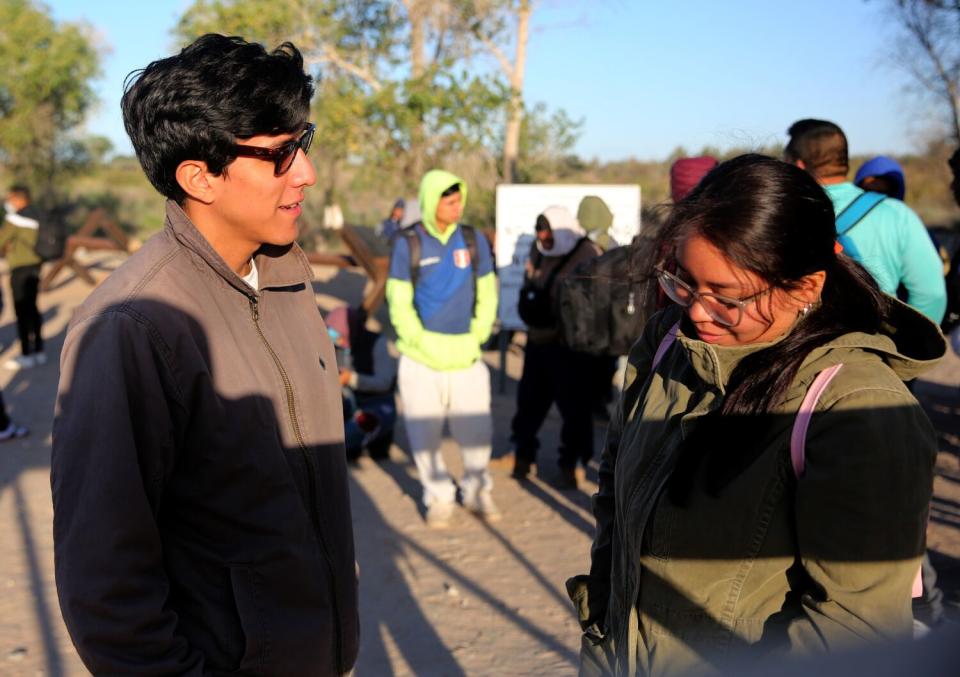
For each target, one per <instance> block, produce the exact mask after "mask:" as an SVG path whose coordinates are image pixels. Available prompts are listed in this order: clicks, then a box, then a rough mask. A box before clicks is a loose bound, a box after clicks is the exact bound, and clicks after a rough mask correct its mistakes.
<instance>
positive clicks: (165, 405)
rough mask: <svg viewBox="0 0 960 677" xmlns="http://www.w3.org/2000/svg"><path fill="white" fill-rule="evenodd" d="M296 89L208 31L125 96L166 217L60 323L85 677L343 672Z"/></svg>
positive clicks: (74, 627)
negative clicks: (303, 224)
mask: <svg viewBox="0 0 960 677" xmlns="http://www.w3.org/2000/svg"><path fill="white" fill-rule="evenodd" d="M312 95H313V85H312V82H311V79H310V77H309V76H308V75H306V74H305V73H304V71H303V60H302V58H301V55H300V53H299V52H298V51H297V49H296V48H295V47H294V46H293V45H291V44H289V43H285V44H283V45H281V46H280V47H279V48H277V49H276V50H274V51H273V52H270V53H268V52H266V51H265V50H264V49H263V47H261V46H260V45H256V44H251V43H247V42H245V41H244V40H242V39H241V38H227V37H223V36H220V35H207V36H204V37H202V38H200V39H199V40H197V41H196V42H194V43H193V44H192V45H190V46H189V47H187V48H185V49H184V50H183V51H182V52H181V53H180V54H179V55H176V56H173V57H170V58H167V59H162V60H159V61H155V62H153V63H151V64H150V65H149V66H147V67H146V68H145V69H144V70H142V71H139V72H138V73H137V74H135V76H134V77H133V79H132V81H131V82H130V84H129V85H128V87H127V90H126V93H125V94H124V97H123V114H124V123H125V125H126V128H127V132H128V134H129V135H130V138H131V140H132V142H133V146H134V149H135V150H136V152H137V157H138V158H139V160H140V163H141V165H142V166H143V169H144V171H145V173H146V175H147V177H148V178H149V179H150V181H151V182H152V183H153V185H154V186H155V187H156V188H157V190H159V191H160V192H161V193H162V194H163V195H164V196H166V197H167V198H168V199H167V205H166V210H167V217H166V226H165V228H164V230H163V231H162V232H161V233H159V234H157V235H155V236H154V237H153V238H152V239H151V240H150V241H149V242H148V243H147V244H146V245H145V246H144V247H143V248H142V249H141V250H140V251H139V252H137V253H136V254H135V255H134V256H133V257H131V258H130V260H129V261H127V262H126V263H125V264H124V265H123V266H121V267H120V268H119V269H118V270H117V271H115V272H114V273H113V274H111V275H110V277H109V278H108V279H107V280H106V281H105V282H104V283H103V284H102V285H101V286H100V287H99V288H98V289H97V290H96V291H95V292H94V293H93V294H92V295H91V296H90V298H89V299H88V300H87V301H86V303H85V304H84V305H83V306H82V307H81V308H80V309H79V310H78V311H77V312H76V314H75V315H74V318H73V320H72V322H71V326H70V328H69V330H68V333H67V338H66V341H65V343H64V347H63V353H62V358H61V381H60V388H59V393H58V401H57V410H56V420H55V423H54V432H53V435H54V436H53V459H52V478H51V479H52V486H53V500H54V545H55V560H56V576H57V589H58V594H59V597H60V606H61V609H62V611H63V616H64V620H65V621H66V625H67V628H68V630H69V631H70V635H71V637H72V639H73V642H74V644H75V646H76V647H77V650H78V651H79V653H80V656H81V658H82V659H83V661H84V663H85V664H86V666H87V668H89V669H90V671H91V672H93V673H94V674H144V675H145V674H154V675H161V674H163V675H167V674H169V675H173V674H177V675H201V674H226V673H234V672H237V673H244V674H258V675H304V674H310V675H340V674H344V673H348V672H349V671H350V670H351V668H352V666H353V664H354V661H355V658H356V655H357V640H358V637H357V634H358V633H357V629H358V620H357V595H356V570H355V561H354V546H353V534H352V528H351V520H350V505H349V495H348V489H347V476H346V465H345V458H344V447H343V419H342V410H341V403H340V387H339V384H338V375H337V367H336V359H335V356H334V351H333V346H332V345H331V343H330V340H329V338H328V335H327V331H326V329H325V327H324V325H323V323H322V321H321V319H320V314H319V312H318V311H317V308H316V303H315V300H314V294H313V290H312V288H311V284H310V281H311V271H310V267H309V265H308V263H307V261H306V257H305V256H304V255H303V252H302V251H300V249H299V248H298V247H297V245H296V244H295V243H294V240H295V238H296V235H297V221H298V218H299V216H300V212H301V204H302V202H303V199H304V191H305V190H306V189H307V188H309V187H310V186H312V185H313V184H314V182H315V179H316V177H315V175H314V170H313V167H312V165H311V163H310V161H309V160H308V159H307V156H306V153H307V151H308V150H309V147H310V142H311V140H312V137H313V126H312V125H310V124H308V123H307V117H308V115H309V107H310V99H311V97H312Z"/></svg>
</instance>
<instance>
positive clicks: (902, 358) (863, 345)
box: [668, 299, 946, 393]
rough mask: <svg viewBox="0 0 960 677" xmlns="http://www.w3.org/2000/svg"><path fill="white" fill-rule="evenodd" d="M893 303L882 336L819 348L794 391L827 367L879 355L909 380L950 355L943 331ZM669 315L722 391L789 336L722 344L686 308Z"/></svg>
mask: <svg viewBox="0 0 960 677" xmlns="http://www.w3.org/2000/svg"><path fill="white" fill-rule="evenodd" d="M891 301H892V303H893V306H892V310H891V313H890V316H889V321H888V322H887V324H886V326H885V327H884V328H883V330H882V331H881V332H879V333H877V334H865V333H863V332H850V333H848V334H844V335H843V336H838V337H837V338H835V339H833V340H832V341H829V342H827V343H825V344H823V345H821V346H818V347H816V348H814V349H813V350H812V351H810V353H809V354H808V355H807V356H806V358H804V361H803V363H802V364H801V365H800V369H799V370H798V372H797V377H796V379H795V380H794V386H793V388H802V389H804V390H805V389H806V387H807V385H808V384H809V382H810V381H812V380H813V378H814V377H815V376H816V374H818V373H819V372H821V371H823V370H824V369H826V368H827V367H831V366H833V365H835V364H840V363H849V362H853V361H861V360H864V359H874V357H879V358H880V359H881V360H882V361H883V362H884V363H886V365H887V366H888V367H890V368H891V369H892V370H893V371H894V373H896V374H897V376H898V377H900V378H901V379H902V380H905V381H906V380H910V379H912V378H916V377H917V376H919V375H920V374H922V373H923V372H925V371H927V370H928V369H930V368H931V367H932V366H933V365H935V364H936V363H937V362H938V361H939V360H940V358H942V357H943V355H944V354H945V353H946V341H945V340H944V338H943V334H941V333H940V330H939V328H938V327H937V326H936V325H935V324H934V323H933V322H931V321H930V320H928V319H927V318H926V317H925V316H924V315H922V314H921V313H919V312H918V311H916V310H914V309H913V308H911V307H910V306H908V305H907V304H905V303H902V302H900V301H898V300H896V299H891ZM677 311H679V312H677ZM669 312H671V313H677V314H676V315H673V318H674V319H673V320H672V321H671V322H670V324H672V323H673V322H676V321H677V320H678V319H679V320H680V328H679V330H678V332H677V341H678V343H680V345H681V346H683V349H684V352H685V353H686V354H687V358H688V360H689V362H690V366H691V367H692V368H693V370H694V371H695V372H696V373H697V376H699V377H700V378H701V379H702V380H703V381H705V382H706V383H709V384H711V385H713V386H715V387H716V388H717V389H719V391H720V392H721V393H725V392H726V387H727V383H728V382H729V380H730V375H731V374H732V373H733V370H734V369H736V368H737V365H738V364H740V361H741V360H742V359H743V358H745V357H746V356H747V355H751V354H753V353H755V352H757V351H758V350H762V349H764V348H768V347H770V346H772V345H774V344H775V343H777V342H778V341H780V340H782V338H783V337H780V338H778V339H777V340H776V341H771V342H769V343H752V344H749V345H743V346H717V345H714V344H712V343H706V342H704V341H701V340H699V339H697V338H696V333H695V332H694V331H693V329H692V328H691V327H690V325H689V324H688V323H687V322H686V315H685V313H683V311H682V310H680V309H679V308H674V309H672V310H671V311H669ZM668 321H669V320H668ZM668 326H669V325H668Z"/></svg>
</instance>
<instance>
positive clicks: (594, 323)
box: [556, 240, 656, 356]
mask: <svg viewBox="0 0 960 677" xmlns="http://www.w3.org/2000/svg"><path fill="white" fill-rule="evenodd" d="M650 246H652V244H651V243H649V242H646V241H644V240H640V241H639V242H638V243H637V244H631V245H627V246H624V247H617V248H615V249H611V250H610V251H608V252H606V253H604V254H603V255H601V256H599V257H597V258H595V259H591V260H589V261H584V262H583V263H581V264H580V265H579V266H577V267H576V268H575V269H574V270H573V272H572V273H571V274H570V275H569V276H567V277H565V278H564V279H563V280H561V281H560V284H559V286H558V287H557V291H556V295H557V312H558V315H559V318H560V331H561V334H562V335H563V340H564V342H565V343H566V344H567V346H568V347H570V348H571V349H573V350H575V351H578V352H582V353H588V354H591V355H610V356H614V355H626V354H627V353H629V352H630V347H631V346H632V345H633V344H634V342H635V341H636V340H637V339H638V338H640V335H641V333H642V332H643V326H644V324H646V321H647V318H648V317H649V316H650V314H651V307H650V303H651V300H652V299H654V298H655V297H654V296H653V294H651V293H650V292H651V287H650V285H652V284H656V281H655V279H654V277H653V271H652V270H645V268H649V266H650V262H651V257H650V256H649V252H648V251H646V249H648V248H649V247H650Z"/></svg>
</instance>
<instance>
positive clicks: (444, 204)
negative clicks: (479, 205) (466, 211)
mask: <svg viewBox="0 0 960 677" xmlns="http://www.w3.org/2000/svg"><path fill="white" fill-rule="evenodd" d="M462 213H463V198H461V197H460V193H459V191H458V192H456V193H453V194H451V195H447V196H446V197H441V198H440V201H439V202H438V203H437V228H439V229H440V231H441V232H442V231H443V230H445V229H446V228H447V227H448V226H452V225H453V224H455V223H456V222H457V221H459V220H460V216H461V214H462Z"/></svg>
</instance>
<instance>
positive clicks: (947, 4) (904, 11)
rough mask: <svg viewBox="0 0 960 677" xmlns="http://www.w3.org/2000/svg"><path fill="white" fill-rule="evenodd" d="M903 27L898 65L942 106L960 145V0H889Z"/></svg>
mask: <svg viewBox="0 0 960 677" xmlns="http://www.w3.org/2000/svg"><path fill="white" fill-rule="evenodd" d="M890 5H891V13H892V15H893V17H894V19H895V20H896V22H897V23H898V25H899V26H900V29H901V36H900V40H899V45H898V50H897V52H896V56H895V58H896V62H897V64H898V65H899V66H900V67H901V68H903V69H904V70H905V71H906V72H907V73H908V74H909V75H910V76H911V77H912V79H913V80H914V82H915V83H916V84H917V85H919V87H920V88H921V89H922V90H923V91H925V92H927V93H928V94H930V95H931V96H933V97H934V99H935V100H937V101H939V102H940V104H941V105H943V107H944V109H945V112H948V115H947V116H945V117H946V122H947V125H948V126H949V129H950V136H951V137H952V138H953V140H954V141H955V142H956V143H958V144H960V0H890Z"/></svg>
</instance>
